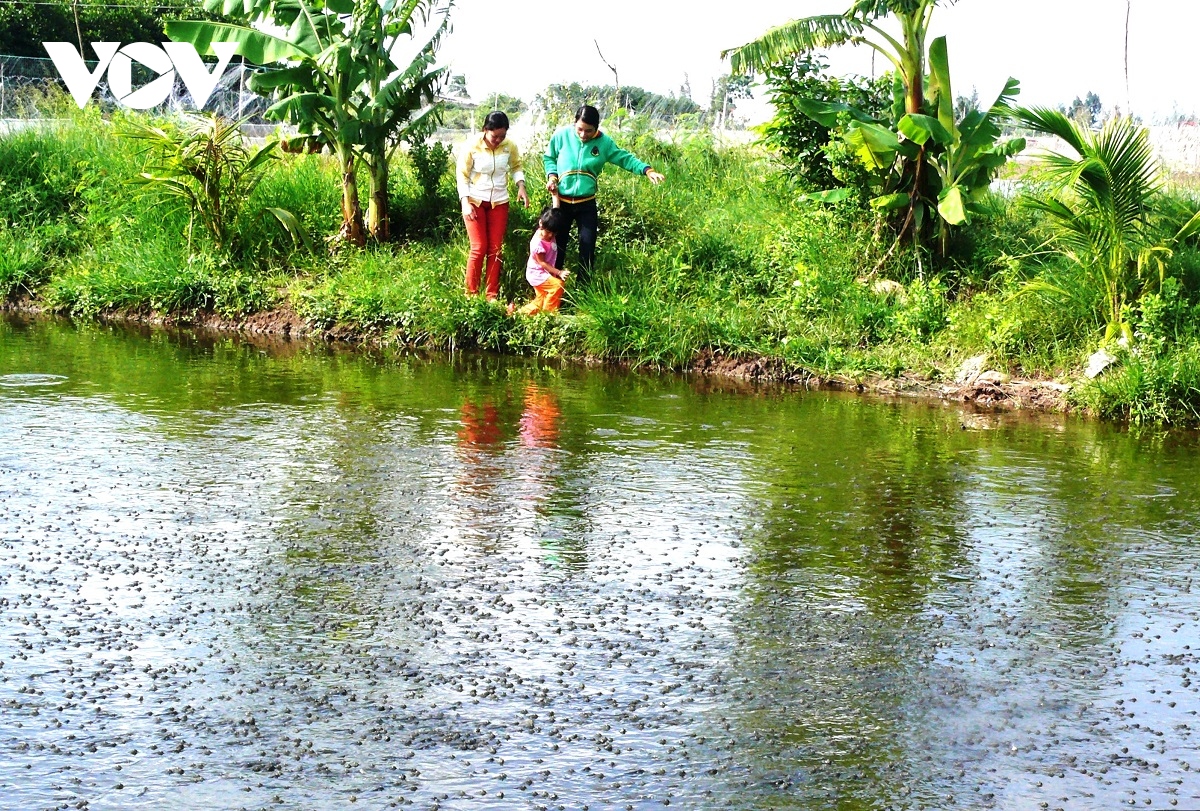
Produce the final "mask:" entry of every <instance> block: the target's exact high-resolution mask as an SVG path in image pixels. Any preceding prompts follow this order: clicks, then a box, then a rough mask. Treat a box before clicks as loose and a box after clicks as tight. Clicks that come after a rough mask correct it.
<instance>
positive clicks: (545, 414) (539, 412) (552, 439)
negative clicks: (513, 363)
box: [521, 385, 562, 448]
mask: <svg viewBox="0 0 1200 811" xmlns="http://www.w3.org/2000/svg"><path fill="white" fill-rule="evenodd" d="M561 417H562V410H561V409H560V408H559V407H558V398H557V397H555V396H554V395H553V394H552V393H551V392H549V391H546V390H545V389H541V388H538V387H537V386H533V385H531V386H530V387H529V388H528V389H526V390H525V412H524V413H523V414H521V444H523V445H524V446H525V447H527V448H557V447H558V422H559V419H561Z"/></svg>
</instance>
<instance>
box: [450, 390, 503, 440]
mask: <svg viewBox="0 0 1200 811" xmlns="http://www.w3.org/2000/svg"><path fill="white" fill-rule="evenodd" d="M458 438H459V440H460V441H461V443H462V445H463V447H464V448H481V447H489V446H493V445H496V444H497V443H499V442H500V440H501V439H502V438H503V433H502V431H501V430H500V414H499V411H498V410H497V409H496V404H495V403H493V402H491V401H490V400H486V401H484V402H482V403H476V402H474V401H473V400H464V401H463V404H462V427H461V428H459V429H458Z"/></svg>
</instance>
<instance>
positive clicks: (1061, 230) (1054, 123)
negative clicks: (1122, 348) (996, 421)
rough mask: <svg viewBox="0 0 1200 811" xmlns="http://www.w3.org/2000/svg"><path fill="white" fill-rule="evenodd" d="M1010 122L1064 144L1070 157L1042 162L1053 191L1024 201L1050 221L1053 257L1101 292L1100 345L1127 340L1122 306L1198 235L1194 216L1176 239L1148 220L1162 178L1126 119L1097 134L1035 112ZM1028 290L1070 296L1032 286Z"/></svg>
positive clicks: (1141, 132) (1142, 133)
mask: <svg viewBox="0 0 1200 811" xmlns="http://www.w3.org/2000/svg"><path fill="white" fill-rule="evenodd" d="M1015 117H1016V119H1017V120H1018V121H1019V122H1020V123H1021V124H1023V125H1025V126H1026V127H1029V128H1030V129H1032V130H1035V131H1037V132H1040V133H1043V134H1045V135H1052V136H1055V137H1057V138H1060V139H1062V141H1064V142H1065V143H1066V144H1067V146H1069V147H1070V148H1071V150H1073V151H1074V152H1075V156H1074V157H1072V156H1070V155H1063V154H1059V153H1050V154H1047V155H1045V156H1044V157H1043V159H1042V160H1043V162H1044V165H1045V168H1046V171H1047V175H1048V180H1049V181H1050V182H1051V184H1052V185H1053V187H1055V191H1054V193H1053V194H1051V195H1050V196H1048V197H1039V198H1030V200H1029V204H1030V205H1032V206H1033V207H1034V208H1036V209H1039V210H1041V211H1043V212H1045V214H1046V215H1047V216H1048V218H1049V222H1050V224H1051V227H1052V228H1053V241H1054V243H1055V245H1056V246H1057V248H1058V250H1059V251H1060V252H1061V253H1062V254H1063V255H1064V256H1066V257H1067V258H1068V259H1070V260H1071V261H1072V262H1074V263H1076V264H1077V265H1078V266H1079V267H1080V268H1081V269H1082V270H1083V271H1084V272H1085V274H1086V277H1087V278H1089V279H1091V280H1092V283H1094V284H1097V285H1099V286H1100V288H1101V289H1102V290H1103V293H1104V296H1103V301H1104V313H1103V316H1104V319H1105V324H1106V327H1105V334H1104V338H1105V341H1109V340H1112V339H1114V338H1118V339H1124V340H1125V341H1126V342H1128V343H1132V341H1133V330H1132V328H1131V326H1130V325H1129V323H1128V321H1127V320H1126V318H1125V311H1126V306H1125V305H1126V304H1128V303H1132V302H1133V301H1135V300H1136V299H1137V297H1138V296H1139V295H1141V292H1142V290H1143V289H1144V288H1145V286H1146V284H1147V283H1149V282H1151V281H1152V280H1153V279H1154V278H1155V277H1157V278H1158V280H1159V281H1161V279H1162V275H1163V273H1164V272H1165V269H1166V262H1167V260H1169V259H1170V258H1171V256H1172V254H1173V250H1174V247H1175V245H1177V244H1178V243H1179V242H1180V241H1182V240H1184V239H1187V238H1188V237H1190V236H1192V235H1194V234H1195V233H1197V231H1200V214H1196V215H1195V216H1193V217H1191V219H1189V220H1188V221H1187V222H1186V223H1185V224H1184V225H1183V226H1182V227H1181V228H1179V229H1178V230H1177V231H1175V233H1174V234H1170V233H1169V232H1165V231H1164V230H1163V229H1162V228H1161V227H1160V226H1157V225H1156V223H1155V221H1154V217H1153V214H1154V203H1155V201H1156V198H1157V197H1158V195H1159V194H1160V192H1161V189H1162V172H1161V169H1160V167H1159V164H1158V162H1157V161H1156V160H1155V158H1154V153H1153V150H1152V149H1151V147H1150V138H1149V133H1148V132H1147V131H1146V129H1145V128H1144V127H1140V126H1138V125H1137V124H1135V123H1133V121H1131V120H1130V119H1128V118H1116V119H1113V120H1112V121H1110V122H1108V124H1106V125H1105V126H1104V128H1103V129H1102V130H1101V131H1100V132H1098V133H1093V132H1088V131H1085V130H1083V129H1081V128H1080V127H1079V126H1078V125H1077V124H1075V123H1074V122H1073V121H1071V120H1070V119H1069V118H1067V117H1066V116H1065V115H1063V114H1062V113H1059V112H1057V111H1055V110H1049V109H1046V108H1042V107H1038V108H1032V109H1019V110H1017V111H1016V112H1015ZM1034 289H1036V290H1042V291H1044V292H1051V293H1056V294H1060V295H1064V294H1066V293H1067V292H1069V291H1064V290H1061V289H1057V288H1052V287H1049V286H1047V285H1045V284H1044V283H1036V282H1035V283H1034Z"/></svg>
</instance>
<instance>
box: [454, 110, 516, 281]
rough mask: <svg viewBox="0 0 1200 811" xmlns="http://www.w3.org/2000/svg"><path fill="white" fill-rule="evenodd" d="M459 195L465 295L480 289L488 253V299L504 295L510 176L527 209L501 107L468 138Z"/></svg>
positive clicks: (459, 176)
mask: <svg viewBox="0 0 1200 811" xmlns="http://www.w3.org/2000/svg"><path fill="white" fill-rule="evenodd" d="M455 176H456V178H457V180H458V198H459V200H461V201H462V214H463V222H464V223H466V226H467V236H468V237H469V238H470V240H471V250H470V253H468V254H467V295H475V294H476V293H478V292H479V282H480V276H481V275H482V272H483V264H484V258H485V257H486V258H487V284H486V287H485V290H486V292H487V297H488V300H489V301H494V300H495V299H496V298H497V297H498V296H499V295H500V269H501V264H500V261H501V260H500V252H501V250H502V248H503V247H504V232H505V231H506V230H507V229H508V181H509V178H511V179H512V180H513V181H514V182H515V183H516V184H517V199H518V200H520V201H521V203H522V204H523V205H524V206H525V207H526V208H528V207H529V197H528V195H526V194H525V172H524V171H522V170H521V153H520V151H519V150H518V149H517V145H516V144H514V143H513V142H512V141H510V140H508V116H507V115H505V114H504V113H502V112H500V111H499V110H497V111H495V112H492V113H488V117H487V118H486V119H484V122H483V135H482V136H480V138H479V140H478V141H474V142H472V141H468V142H467V143H466V145H465V146H464V147H463V149H462V152H461V153H460V154H459V156H458V171H457V173H456V175H455Z"/></svg>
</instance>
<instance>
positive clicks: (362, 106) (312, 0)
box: [167, 0, 452, 245]
mask: <svg viewBox="0 0 1200 811" xmlns="http://www.w3.org/2000/svg"><path fill="white" fill-rule="evenodd" d="M451 5H452V0H382V2H380V1H379V0H208V2H207V3H206V5H205V8H206V9H208V10H209V11H214V12H219V13H221V14H223V15H225V16H226V17H233V18H234V19H235V20H237V22H234V23H224V22H208V21H176V22H170V23H168V24H167V34H168V35H169V36H170V37H171V38H172V39H176V40H179V41H183V42H190V43H192V44H193V45H195V46H196V48H197V49H198V50H199V51H200V52H201V53H206V52H210V51H211V46H212V44H213V43H214V42H235V43H237V45H238V53H240V54H241V55H242V56H244V57H245V58H246V59H247V60H249V61H250V62H253V63H255V64H257V65H260V66H262V67H263V70H261V71H259V72H257V73H255V74H254V75H252V76H251V78H250V82H249V85H250V88H251V89H252V90H255V91H256V92H265V93H272V94H274V96H275V98H276V101H275V103H274V104H273V105H272V106H271V107H270V108H268V110H267V111H266V113H265V116H266V117H267V118H269V119H272V120H278V121H287V122H289V123H292V124H294V125H296V127H297V128H298V129H299V130H300V132H301V133H303V134H306V135H317V136H319V137H320V138H321V139H322V140H323V141H324V142H325V143H326V144H328V145H329V147H330V150H331V151H332V152H333V154H334V156H335V157H336V158H337V160H338V164H339V168H340V169H341V175H342V227H341V233H340V235H341V237H342V238H343V239H345V240H347V241H348V242H351V243H353V244H355V245H362V244H364V243H365V241H366V234H365V232H364V228H363V214H362V204H361V202H360V197H359V190H358V163H359V162H362V163H363V164H364V165H365V166H366V167H367V169H368V174H369V177H370V179H371V205H370V209H369V220H368V227H369V228H370V231H371V233H372V235H373V236H375V237H376V238H377V239H382V240H386V239H387V238H388V237H389V236H390V233H389V232H390V225H389V223H388V218H387V180H388V173H387V161H388V159H389V158H390V156H391V154H392V150H394V148H395V144H396V143H398V141H399V140H400V139H401V138H403V137H404V136H405V135H406V134H407V133H408V132H409V130H410V128H411V126H413V125H414V124H417V125H419V123H420V122H421V121H423V120H424V119H425V116H427V115H428V110H426V109H423V107H424V106H425V105H426V104H428V103H431V102H432V100H433V98H434V96H435V94H436V91H437V89H438V85H439V83H440V82H441V81H442V77H443V75H444V72H443V70H442V69H431V66H432V64H433V60H434V54H435V52H436V50H437V46H438V44H439V43H440V41H441V37H442V35H443V34H444V33H445V32H446V30H447V29H448V15H449V10H450V7H451ZM434 15H439V16H440V17H441V21H440V25H438V26H435V29H434V33H433V34H432V36H430V37H429V38H428V39H427V40H426V42H425V44H424V45H423V46H422V47H420V48H419V49H418V52H417V56H416V57H415V58H413V59H412V60H411V61H410V62H408V64H407V65H403V66H402V65H399V64H397V63H396V62H395V61H394V59H393V56H392V55H393V53H395V49H396V47H397V44H398V42H399V40H400V38H401V37H405V36H407V37H409V38H412V37H414V36H415V32H416V30H417V29H416V25H417V24H418V23H421V24H424V23H427V22H428V21H429V20H430V19H431V18H432V17H433V16H434ZM264 24H267V25H269V26H272V27H273V28H274V29H275V30H281V31H282V32H283V33H281V34H279V35H276V34H271V33H267V32H266V31H263V30H260V29H259V28H257V27H255V26H256V25H264Z"/></svg>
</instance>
